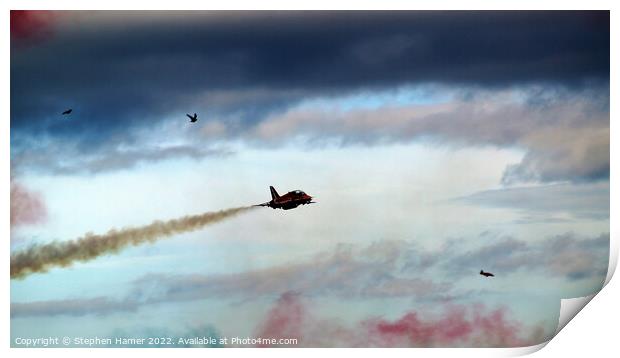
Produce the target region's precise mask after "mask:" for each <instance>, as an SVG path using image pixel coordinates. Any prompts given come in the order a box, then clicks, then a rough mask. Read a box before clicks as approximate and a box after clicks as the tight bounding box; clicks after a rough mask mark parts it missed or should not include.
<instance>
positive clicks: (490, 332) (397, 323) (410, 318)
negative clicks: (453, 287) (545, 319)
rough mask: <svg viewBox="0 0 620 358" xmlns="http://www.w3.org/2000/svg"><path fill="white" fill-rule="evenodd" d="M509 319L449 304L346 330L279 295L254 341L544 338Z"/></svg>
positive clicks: (451, 342) (499, 342)
mask: <svg viewBox="0 0 620 358" xmlns="http://www.w3.org/2000/svg"><path fill="white" fill-rule="evenodd" d="M523 328H524V327H523V325H522V324H521V323H520V322H518V321H516V320H511V319H510V318H509V317H508V312H507V310H505V309H496V310H492V311H488V310H486V309H485V307H484V306H483V305H472V306H468V307H466V306H449V307H447V308H446V309H445V310H444V312H443V313H442V315H441V316H440V317H431V316H428V317H424V316H423V315H421V314H420V313H418V312H416V311H410V312H407V313H405V314H404V315H403V316H402V317H400V318H398V319H396V320H393V321H390V320H385V319H382V318H371V319H367V320H364V321H362V322H358V323H357V324H354V325H353V326H351V327H347V326H344V325H342V324H339V323H338V322H334V321H328V320H321V319H317V318H316V317H314V316H313V315H311V314H310V312H309V311H308V310H307V308H306V305H305V304H304V303H303V302H302V301H301V298H300V296H299V295H297V294H294V293H291V292H288V293H285V294H283V295H282V296H281V297H280V299H279V300H278V301H277V302H276V304H275V306H274V307H273V308H272V309H271V310H270V311H269V313H268V314H267V316H266V318H265V320H264V321H263V322H262V323H261V324H260V325H259V328H258V329H257V333H256V337H261V338H276V339H279V338H297V340H298V345H297V346H304V347H522V346H530V345H534V344H538V343H541V342H543V341H544V340H545V338H544V337H543V332H542V329H541V328H539V327H531V328H530V329H528V330H527V331H529V332H531V333H530V334H529V337H528V338H523V337H522V336H521V333H522V332H523V331H524V330H523Z"/></svg>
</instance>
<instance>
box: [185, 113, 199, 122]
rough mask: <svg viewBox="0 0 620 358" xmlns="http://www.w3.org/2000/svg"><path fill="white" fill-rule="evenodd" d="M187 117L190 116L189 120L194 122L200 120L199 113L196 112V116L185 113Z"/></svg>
mask: <svg viewBox="0 0 620 358" xmlns="http://www.w3.org/2000/svg"><path fill="white" fill-rule="evenodd" d="M185 115H186V116H187V117H189V121H190V122H192V123H194V122H196V121H197V120H198V115H197V114H196V113H194V116H193V117H192V116H190V115H189V114H185Z"/></svg>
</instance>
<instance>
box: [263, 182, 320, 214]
mask: <svg viewBox="0 0 620 358" xmlns="http://www.w3.org/2000/svg"><path fill="white" fill-rule="evenodd" d="M269 190H271V201H268V202H266V203H262V204H258V205H254V206H268V207H270V208H272V209H282V210H289V209H294V208H296V207H298V206H299V205H306V204H314V203H315V202H314V201H312V197H311V196H310V195H308V194H306V193H304V192H303V191H301V190H294V191H289V192H288V193H286V194H284V195H282V196H280V195H278V192H277V191H276V189H274V188H273V187H272V186H270V187H269Z"/></svg>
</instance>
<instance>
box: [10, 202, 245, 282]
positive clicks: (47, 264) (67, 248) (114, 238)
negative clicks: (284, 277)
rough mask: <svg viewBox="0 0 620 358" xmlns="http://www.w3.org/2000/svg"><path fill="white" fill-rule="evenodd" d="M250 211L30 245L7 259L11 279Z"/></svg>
mask: <svg viewBox="0 0 620 358" xmlns="http://www.w3.org/2000/svg"><path fill="white" fill-rule="evenodd" d="M250 209H252V207H251V206H249V207H240V208H233V209H227V210H222V211H217V212H210V213H204V214H200V215H192V216H185V217H182V218H180V219H174V220H169V221H155V222H153V223H152V224H149V225H146V226H142V227H137V228H127V229H122V230H116V229H112V230H110V231H108V232H107V233H106V234H103V235H94V234H90V233H89V234H86V235H84V236H83V237H81V238H78V239H75V240H71V241H66V242H52V243H49V244H46V245H34V246H31V247H30V248H28V249H26V250H23V251H21V252H17V253H15V254H13V255H11V279H13V278H23V277H25V276H27V275H29V274H31V273H35V272H47V270H49V269H50V268H52V267H55V266H60V267H67V266H71V265H72V264H73V263H74V262H76V261H89V260H93V259H95V258H97V257H99V256H101V255H104V254H109V253H116V252H119V251H120V250H122V249H124V248H126V247H128V246H136V245H140V244H143V243H145V242H154V241H157V240H159V239H163V238H166V237H169V236H172V235H175V234H180V233H184V232H190V231H194V230H198V229H200V228H202V227H204V226H206V225H210V224H214V223H217V222H220V221H222V220H224V219H227V218H229V217H232V216H235V215H237V214H240V213H242V212H244V211H247V210H250Z"/></svg>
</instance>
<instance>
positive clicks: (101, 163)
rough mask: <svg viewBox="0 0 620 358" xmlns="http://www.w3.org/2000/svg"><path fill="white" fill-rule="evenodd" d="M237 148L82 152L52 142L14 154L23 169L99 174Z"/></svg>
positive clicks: (109, 148)
mask: <svg viewBox="0 0 620 358" xmlns="http://www.w3.org/2000/svg"><path fill="white" fill-rule="evenodd" d="M233 154H234V152H232V151H230V150H227V149H224V148H208V147H205V146H203V147H200V146H195V145H175V146H164V147H140V148H133V149H120V148H118V147H114V146H107V147H105V148H98V150H90V151H87V152H86V153H80V151H79V150H78V149H77V148H74V147H71V146H69V147H67V146H62V145H60V146H58V145H50V146H49V147H47V148H46V150H44V151H42V150H28V151H23V152H21V153H19V154H16V155H15V156H14V157H13V165H12V167H11V170H13V171H14V172H16V173H21V172H23V171H26V170H32V171H35V172H38V173H46V174H49V173H51V174H58V175H70V174H97V173H102V172H108V171H114V170H124V169H131V168H134V167H136V166H138V165H141V164H147V163H152V162H155V161H162V160H167V159H177V160H179V159H184V158H185V159H191V160H199V159H203V158H206V157H226V156H229V155H233ZM59 159H61V160H59Z"/></svg>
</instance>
